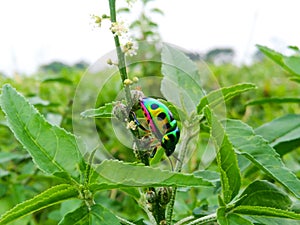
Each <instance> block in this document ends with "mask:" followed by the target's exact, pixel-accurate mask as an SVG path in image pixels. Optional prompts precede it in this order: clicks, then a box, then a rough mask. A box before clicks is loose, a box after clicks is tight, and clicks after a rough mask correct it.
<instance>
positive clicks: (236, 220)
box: [227, 213, 253, 225]
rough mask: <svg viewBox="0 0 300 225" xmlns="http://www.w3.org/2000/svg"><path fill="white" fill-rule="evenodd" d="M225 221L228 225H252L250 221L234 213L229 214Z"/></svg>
mask: <svg viewBox="0 0 300 225" xmlns="http://www.w3.org/2000/svg"><path fill="white" fill-rule="evenodd" d="M227 220H228V224H229V225H241V224H243V225H253V223H252V222H251V221H249V220H247V219H245V218H244V217H242V216H240V215H238V214H235V213H229V214H228V215H227Z"/></svg>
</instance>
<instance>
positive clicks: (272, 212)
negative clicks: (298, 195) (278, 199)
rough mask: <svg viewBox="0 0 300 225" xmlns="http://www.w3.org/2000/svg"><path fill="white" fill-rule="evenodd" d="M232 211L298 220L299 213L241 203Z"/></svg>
mask: <svg viewBox="0 0 300 225" xmlns="http://www.w3.org/2000/svg"><path fill="white" fill-rule="evenodd" d="M232 212H233V213H238V214H244V215H252V216H253V215H257V216H270V217H281V218H289V219H296V220H300V214H298V213H295V212H291V211H287V210H283V209H276V208H272V207H263V206H245V205H241V206H237V207H235V208H234V209H233V210H232Z"/></svg>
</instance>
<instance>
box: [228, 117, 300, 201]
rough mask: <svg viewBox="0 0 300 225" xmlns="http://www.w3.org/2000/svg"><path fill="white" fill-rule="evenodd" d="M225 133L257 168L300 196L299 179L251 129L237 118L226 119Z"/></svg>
mask: <svg viewBox="0 0 300 225" xmlns="http://www.w3.org/2000/svg"><path fill="white" fill-rule="evenodd" d="M226 133H227V135H228V137H229V140H230V141H231V143H232V144H233V146H234V147H235V148H236V150H237V153H238V154H241V155H244V156H245V157H246V158H248V159H249V160H250V161H251V162H253V163H254V164H255V165H256V166H257V167H258V168H260V169H261V170H262V171H264V172H265V173H266V174H268V175H269V176H271V177H272V178H273V179H275V180H276V181H278V182H279V183H281V184H282V185H283V186H285V187H286V188H287V189H288V190H290V191H291V192H292V193H293V194H294V195H295V196H296V197H297V198H300V180H299V179H298V178H297V177H296V176H295V174H293V173H292V172H291V171H290V170H289V169H288V168H287V167H286V166H285V165H284V164H283V162H282V161H281V159H280V157H279V155H278V154H277V153H276V151H275V150H274V149H273V148H272V147H271V146H270V145H269V144H268V143H267V141H266V140H265V139H264V138H263V137H261V136H260V135H256V134H255V133H254V131H253V129H252V128H251V127H250V126H248V125H247V124H245V123H243V122H242V121H239V120H227V121H226Z"/></svg>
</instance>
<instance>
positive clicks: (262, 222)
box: [248, 216, 300, 225]
mask: <svg viewBox="0 0 300 225" xmlns="http://www.w3.org/2000/svg"><path fill="white" fill-rule="evenodd" d="M248 217H250V218H251V219H252V221H255V222H256V223H255V224H256V225H300V220H292V219H285V218H278V217H261V216H248Z"/></svg>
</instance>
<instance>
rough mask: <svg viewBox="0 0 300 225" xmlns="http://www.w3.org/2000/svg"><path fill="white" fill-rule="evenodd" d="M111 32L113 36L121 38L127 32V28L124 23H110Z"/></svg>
mask: <svg viewBox="0 0 300 225" xmlns="http://www.w3.org/2000/svg"><path fill="white" fill-rule="evenodd" d="M110 30H111V32H112V33H113V34H114V36H122V35H123V34H125V33H127V32H128V28H127V27H126V26H125V24H124V21H121V22H112V23H111V27H110Z"/></svg>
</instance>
